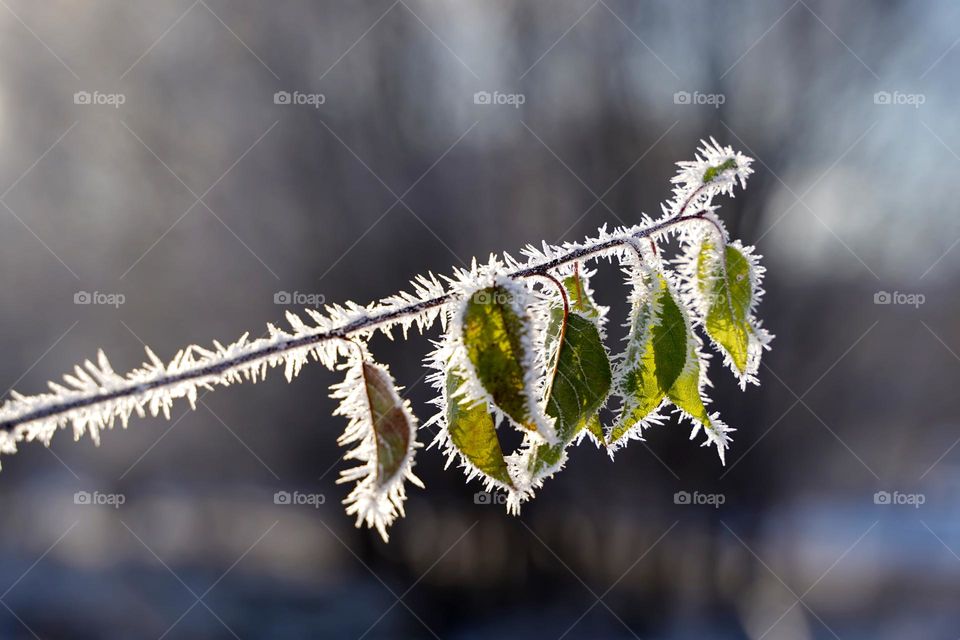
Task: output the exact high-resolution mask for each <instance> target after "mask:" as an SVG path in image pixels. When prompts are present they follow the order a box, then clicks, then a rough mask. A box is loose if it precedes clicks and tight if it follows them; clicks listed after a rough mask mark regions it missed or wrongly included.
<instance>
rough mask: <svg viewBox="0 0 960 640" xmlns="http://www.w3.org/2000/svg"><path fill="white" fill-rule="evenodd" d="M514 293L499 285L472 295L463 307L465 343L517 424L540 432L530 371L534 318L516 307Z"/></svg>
mask: <svg viewBox="0 0 960 640" xmlns="http://www.w3.org/2000/svg"><path fill="white" fill-rule="evenodd" d="M513 296H514V294H513V293H512V292H510V291H509V290H507V289H506V288H504V287H502V286H498V285H495V286H492V287H487V288H486V289H481V290H479V291H477V292H475V293H474V294H473V295H472V296H470V298H469V299H468V300H467V302H466V305H465V307H464V310H463V317H462V321H463V344H464V346H465V347H466V352H467V357H468V358H469V359H470V363H471V364H472V365H473V370H474V372H475V373H476V376H477V378H478V379H479V381H480V384H482V385H483V388H484V389H485V390H486V391H487V393H488V394H490V397H491V398H492V400H493V403H494V404H495V405H496V406H497V407H498V408H499V409H500V410H501V411H503V413H504V414H506V415H507V416H509V417H510V418H511V420H513V422H514V423H516V424H517V425H519V426H521V427H523V428H525V429H529V430H531V431H536V430H537V423H536V420H535V418H534V416H533V415H531V404H532V402H531V400H530V394H531V393H532V391H531V390H530V389H528V386H527V371H526V367H527V366H530V363H531V362H532V360H533V354H529V353H527V347H526V344H527V340H528V336H529V334H530V320H529V318H528V317H527V316H526V315H522V313H518V311H517V310H515V308H514V305H513Z"/></svg>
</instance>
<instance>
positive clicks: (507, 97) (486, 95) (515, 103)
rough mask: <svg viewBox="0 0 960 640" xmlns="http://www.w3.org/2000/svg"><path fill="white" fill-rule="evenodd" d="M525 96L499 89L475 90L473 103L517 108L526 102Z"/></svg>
mask: <svg viewBox="0 0 960 640" xmlns="http://www.w3.org/2000/svg"><path fill="white" fill-rule="evenodd" d="M526 101H527V96H525V95H524V94H522V93H502V92H500V91H494V92H492V93H491V92H490V91H477V92H476V93H475V94H473V104H490V105H507V106H510V107H513V108H514V109H519V108H520V105H522V104H524V103H526Z"/></svg>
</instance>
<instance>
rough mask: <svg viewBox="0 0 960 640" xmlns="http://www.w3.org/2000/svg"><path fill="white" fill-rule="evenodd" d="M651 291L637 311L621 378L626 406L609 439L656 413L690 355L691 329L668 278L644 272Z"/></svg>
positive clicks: (632, 320) (644, 277)
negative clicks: (688, 328) (689, 329)
mask: <svg viewBox="0 0 960 640" xmlns="http://www.w3.org/2000/svg"><path fill="white" fill-rule="evenodd" d="M643 281H644V283H645V284H646V286H647V287H649V289H648V292H649V293H648V294H647V295H646V296H644V298H643V299H640V300H637V301H636V302H635V304H634V309H633V311H632V318H631V325H630V337H629V341H628V343H627V351H626V355H625V358H624V363H623V370H622V374H621V382H620V394H621V395H622V396H623V408H622V410H621V414H620V417H619V419H618V420H617V422H616V424H615V425H614V427H613V429H612V430H611V433H610V437H609V440H610V441H611V442H616V441H618V440H619V439H620V438H621V437H623V436H624V435H625V434H626V433H627V432H628V431H629V430H630V429H632V428H633V427H634V426H635V425H637V424H639V423H641V422H642V421H643V420H645V419H646V418H648V417H649V416H651V414H653V413H654V412H655V411H656V410H657V409H658V408H659V407H660V406H661V404H662V403H663V401H664V399H665V398H666V397H667V395H668V393H670V390H671V388H673V386H674V385H675V383H676V382H677V380H678V378H679V377H680V374H681V372H682V371H683V369H684V366H685V365H686V362H687V357H688V341H689V336H688V330H687V325H686V322H685V321H684V317H683V313H682V312H681V310H680V307H679V305H678V303H677V301H676V299H675V298H674V296H673V294H672V292H671V290H670V287H669V286H668V284H667V281H666V279H665V278H664V277H663V276H662V275H661V274H659V273H651V274H648V275H645V276H643Z"/></svg>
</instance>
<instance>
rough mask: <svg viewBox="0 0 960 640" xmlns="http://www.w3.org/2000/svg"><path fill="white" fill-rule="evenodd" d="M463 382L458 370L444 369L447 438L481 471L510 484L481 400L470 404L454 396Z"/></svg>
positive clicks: (490, 420)
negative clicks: (445, 370) (445, 371)
mask: <svg viewBox="0 0 960 640" xmlns="http://www.w3.org/2000/svg"><path fill="white" fill-rule="evenodd" d="M463 382H464V378H463V377H462V376H461V375H460V374H458V373H457V372H455V371H453V370H449V371H447V379H446V398H447V433H448V435H449V436H450V442H451V443H452V444H453V446H454V447H455V448H456V449H457V451H459V452H460V454H461V455H462V456H463V457H464V458H466V459H467V460H468V461H469V462H470V464H472V465H473V466H474V467H476V468H477V469H478V470H479V471H480V472H482V473H483V474H484V475H486V476H488V477H490V478H493V479H494V480H496V481H497V482H500V483H502V484H504V485H507V486H508V487H513V479H512V478H511V477H510V472H509V471H508V469H507V463H506V460H504V457H503V449H502V448H501V446H500V438H499V437H498V436H497V429H496V425H495V424H494V422H493V416H492V415H490V412H489V411H487V407H486V405H485V403H483V402H476V403H474V404H472V405H471V404H469V403H468V402H465V401H463V399H462V398H457V397H456V396H455V394H456V392H457V390H458V389H459V388H460V387H461V386H462V385H463Z"/></svg>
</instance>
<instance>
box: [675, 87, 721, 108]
mask: <svg viewBox="0 0 960 640" xmlns="http://www.w3.org/2000/svg"><path fill="white" fill-rule="evenodd" d="M726 101H727V96H726V95H724V94H722V93H701V92H700V91H694V92H693V93H690V92H689V91H677V92H676V93H675V94H673V104H705V105H709V106H711V107H713V108H714V109H719V108H720V105H722V104H723V103H724V102H726Z"/></svg>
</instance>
